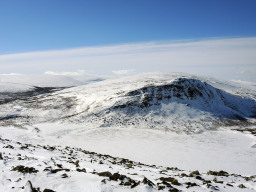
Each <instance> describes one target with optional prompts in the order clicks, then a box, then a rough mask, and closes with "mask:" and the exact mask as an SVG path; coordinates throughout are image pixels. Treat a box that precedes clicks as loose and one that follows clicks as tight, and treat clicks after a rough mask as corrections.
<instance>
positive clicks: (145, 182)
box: [142, 177, 155, 187]
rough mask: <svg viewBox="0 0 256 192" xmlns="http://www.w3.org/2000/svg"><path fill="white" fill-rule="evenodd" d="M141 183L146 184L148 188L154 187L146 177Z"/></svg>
mask: <svg viewBox="0 0 256 192" xmlns="http://www.w3.org/2000/svg"><path fill="white" fill-rule="evenodd" d="M142 183H143V184H147V185H149V186H150V187H153V186H154V185H155V184H154V183H153V182H152V181H150V180H149V179H147V178H146V177H144V179H143V180H142Z"/></svg>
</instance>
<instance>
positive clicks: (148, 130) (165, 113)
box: [0, 73, 256, 192]
mask: <svg viewBox="0 0 256 192" xmlns="http://www.w3.org/2000/svg"><path fill="white" fill-rule="evenodd" d="M44 77H46V76H44ZM55 80H56V82H55ZM62 80H63V81H62ZM66 80H67V81H66ZM69 80H70V79H65V78H64V79H62V77H61V78H57V79H48V82H50V81H52V83H51V84H49V85H52V86H48V85H47V86H46V84H44V86H41V87H40V86H39V85H40V84H36V83H35V82H36V81H35V80H33V78H32V79H31V82H33V83H34V84H29V85H28V84H27V83H25V81H27V80H24V82H23V83H24V84H19V83H22V82H21V81H20V82H18V83H17V79H16V80H15V81H14V82H12V83H10V82H3V81H2V82H0V192H2V191H4V192H5V191H13V192H18V191H22V192H27V191H37V192H40V191H41V192H52V191H92V192H96V191H97V192H98V191H104V192H108V191H109V192H110V191H118V192H119V191H145V192H153V191H175V192H176V191H217V190H219V191H227V192H229V191H234V192H238V191H241V190H243V191H248V192H249V191H255V190H256V186H255V178H256V176H255V170H256V169H255V168H254V167H255V166H254V164H255V160H256V156H255V146H256V142H255V133H256V132H255V130H256V128H255V127H256V126H255V124H256V123H255V112H256V111H255V109H256V108H255V107H256V86H255V84H253V83H248V82H239V81H236V82H234V81H233V82H232V81H222V80H217V79H212V78H206V77H198V76H193V75H188V74H180V73H167V74H164V73H150V74H142V75H137V76H133V77H124V78H118V79H108V80H104V81H97V79H95V80H96V81H93V80H92V81H91V82H90V83H89V82H87V83H86V85H80V84H79V83H78V85H75V84H73V85H72V87H70V88H67V87H68V85H70V84H69V83H70V82H71V81H73V80H72V79H71V81H69ZM38 82H39V81H38ZM45 82H47V81H45ZM67 82H68V83H67ZM73 82H74V81H73ZM41 85H43V84H41ZM53 85H55V87H54V86H53ZM58 85H63V86H58ZM45 86H46V87H45ZM230 126H232V127H230ZM219 127H220V128H219ZM227 127H228V128H227ZM218 128H219V129H218ZM213 129H214V130H213ZM177 133H189V134H177ZM193 133H201V134H193ZM104 154H105V155H104ZM121 157H122V158H121ZM177 167H178V168H177Z"/></svg>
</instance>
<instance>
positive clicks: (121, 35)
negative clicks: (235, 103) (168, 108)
mask: <svg viewBox="0 0 256 192" xmlns="http://www.w3.org/2000/svg"><path fill="white" fill-rule="evenodd" d="M255 10H256V0H90V1H88V0H73V1H71V0H8V1H5V0H0V74H9V73H20V74H51V75H63V74H81V75H88V74H94V75H130V74H137V73H143V72H155V71H158V72H186V73H193V74H199V75H206V76H214V77H218V78H226V79H236V80H245V81H254V82H256V62H255V61H256V24H255V23H256V11H255Z"/></svg>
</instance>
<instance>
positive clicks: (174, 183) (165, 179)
mask: <svg viewBox="0 0 256 192" xmlns="http://www.w3.org/2000/svg"><path fill="white" fill-rule="evenodd" d="M159 179H160V180H161V181H164V182H170V183H172V184H173V185H180V183H179V181H178V180H177V179H175V178H173V177H160V178H159Z"/></svg>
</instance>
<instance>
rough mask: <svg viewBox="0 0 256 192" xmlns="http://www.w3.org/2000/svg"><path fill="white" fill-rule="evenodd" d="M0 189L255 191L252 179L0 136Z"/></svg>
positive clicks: (26, 191)
mask: <svg viewBox="0 0 256 192" xmlns="http://www.w3.org/2000/svg"><path fill="white" fill-rule="evenodd" d="M0 148H1V153H0V164H1V167H0V170H1V171H0V181H1V182H0V191H3V192H7V191H24V192H28V191H45V192H46V191H47V192H49V191H63V192H65V191H67V192H70V191H92V192H97V191H104V192H108V191H109V192H110V191H139V192H143V191H145V192H153V191H158V190H161V191H175V192H176V191H178V190H185V191H215V190H220V191H241V190H242V191H254V190H256V182H255V181H256V176H242V175H238V174H230V173H227V172H225V171H208V172H199V171H192V172H191V171H186V170H180V169H178V168H174V167H163V166H155V165H151V166H150V165H146V164H144V163H139V162H133V161H130V160H128V159H122V158H116V157H112V156H109V155H102V154H98V153H94V152H89V151H86V150H84V149H82V148H72V147H69V146H66V147H63V146H52V145H43V144H41V143H40V144H36V145H33V144H29V143H27V142H15V141H13V140H9V139H4V138H2V137H1V138H0Z"/></svg>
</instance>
